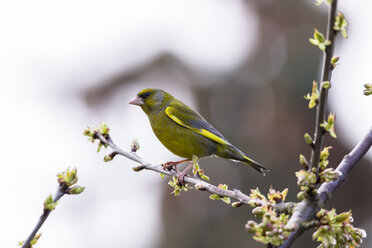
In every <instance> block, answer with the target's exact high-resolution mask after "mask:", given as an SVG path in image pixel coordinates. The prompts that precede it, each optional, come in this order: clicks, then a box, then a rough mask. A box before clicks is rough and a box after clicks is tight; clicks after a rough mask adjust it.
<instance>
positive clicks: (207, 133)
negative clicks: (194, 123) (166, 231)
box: [165, 107, 228, 145]
mask: <svg viewBox="0 0 372 248" xmlns="http://www.w3.org/2000/svg"><path fill="white" fill-rule="evenodd" d="M172 110H173V108H172V107H167V108H166V109H165V113H166V114H167V115H168V116H169V118H171V119H172V120H173V121H174V122H176V123H177V124H179V125H181V126H183V127H186V128H188V129H190V130H192V131H194V132H196V133H198V134H201V135H203V136H204V137H207V138H208V139H211V140H213V141H214V142H217V143H219V144H222V145H226V144H228V143H227V142H226V141H225V140H224V139H222V138H220V137H218V136H217V135H215V134H214V133H212V132H210V131H208V130H207V129H204V128H202V129H198V128H195V127H190V126H188V125H186V124H185V123H184V122H183V121H181V120H180V119H179V118H177V116H175V115H174V114H173V113H172V112H173V111H172Z"/></svg>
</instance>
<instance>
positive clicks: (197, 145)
mask: <svg viewBox="0 0 372 248" xmlns="http://www.w3.org/2000/svg"><path fill="white" fill-rule="evenodd" d="M129 104H133V105H138V106H140V107H141V108H142V110H143V111H144V112H145V114H146V115H147V116H148V119H149V121H150V124H151V127H152V130H153V132H154V133H155V136H156V137H157V138H158V139H159V141H160V142H161V143H162V144H163V145H164V146H165V147H166V148H167V149H168V150H169V151H171V152H172V153H174V154H175V155H177V156H179V157H181V158H185V159H184V160H180V161H176V162H172V161H170V162H167V163H165V164H163V168H164V169H168V170H170V169H172V167H175V168H176V169H177V164H179V163H183V162H187V161H192V160H193V159H195V158H197V159H200V158H204V157H209V156H217V157H221V158H225V159H230V160H233V161H238V162H242V163H243V164H245V165H249V166H250V167H252V168H253V169H255V170H256V171H258V172H259V173H260V174H261V175H265V172H266V171H269V170H268V169H267V168H265V167H263V166H262V165H260V164H259V163H258V162H256V161H254V160H252V159H250V158H249V157H247V156H246V155H245V154H244V153H243V152H242V151H240V150H239V149H238V148H236V147H235V146H234V145H232V144H231V143H230V142H229V141H227V139H226V138H225V137H224V136H223V135H222V134H221V133H220V132H219V131H217V130H216V129H215V128H214V127H213V126H212V125H211V124H209V122H208V121H206V120H205V118H204V117H203V116H202V115H201V114H199V113H198V112H197V111H195V110H193V109H192V108H190V107H189V106H187V105H186V104H185V103H183V102H181V101H180V100H177V99H176V98H175V97H173V96H172V95H171V94H169V93H167V92H166V91H164V90H161V89H156V88H147V89H143V90H141V91H140V92H138V94H137V95H136V96H135V97H134V98H133V99H132V100H131V101H130V102H129ZM192 164H193V163H192V162H191V163H190V165H189V166H187V168H186V169H185V170H184V171H182V172H181V173H180V175H179V177H178V179H179V181H183V180H184V177H185V175H187V173H188V171H189V170H190V168H191V166H192Z"/></svg>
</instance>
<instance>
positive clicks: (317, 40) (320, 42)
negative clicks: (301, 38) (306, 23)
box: [309, 29, 331, 52]
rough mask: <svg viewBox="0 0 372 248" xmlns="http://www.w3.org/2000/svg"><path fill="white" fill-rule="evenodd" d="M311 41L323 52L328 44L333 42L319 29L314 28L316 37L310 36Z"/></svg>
mask: <svg viewBox="0 0 372 248" xmlns="http://www.w3.org/2000/svg"><path fill="white" fill-rule="evenodd" d="M309 42H310V43H311V44H313V45H314V46H317V47H319V49H320V50H322V51H323V52H324V51H325V49H326V46H329V45H330V44H331V41H330V40H326V39H325V38H324V35H323V34H322V33H321V32H319V31H318V29H315V30H314V38H310V39H309Z"/></svg>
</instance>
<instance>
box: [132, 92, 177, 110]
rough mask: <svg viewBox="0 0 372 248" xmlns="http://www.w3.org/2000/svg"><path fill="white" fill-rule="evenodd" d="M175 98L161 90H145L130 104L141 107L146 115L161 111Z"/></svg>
mask: <svg viewBox="0 0 372 248" xmlns="http://www.w3.org/2000/svg"><path fill="white" fill-rule="evenodd" d="M171 98H173V97H172V96H171V95H170V94H168V93H167V92H165V91H163V90H160V89H143V90H141V91H140V92H138V94H137V95H136V96H135V97H134V98H133V99H132V100H131V101H130V102H129V103H130V104H133V105H138V106H140V107H141V108H142V109H143V111H144V112H145V113H146V114H149V113H151V112H152V111H154V110H161V109H163V108H165V107H166V106H167V103H168V102H169V101H170V100H171Z"/></svg>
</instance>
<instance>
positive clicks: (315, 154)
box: [309, 0, 337, 174]
mask: <svg viewBox="0 0 372 248" xmlns="http://www.w3.org/2000/svg"><path fill="white" fill-rule="evenodd" d="M336 10H337V0H333V1H332V4H331V5H330V8H329V13H328V25H327V40H329V41H331V44H330V45H329V46H326V49H325V52H324V59H323V72H322V82H320V83H319V91H320V96H319V99H318V105H317V108H316V120H315V134H314V143H313V144H314V145H313V149H312V152H311V159H310V166H309V170H311V169H312V168H314V167H315V168H317V174H318V163H319V158H320V151H321V149H322V146H323V136H324V129H323V127H321V126H320V124H322V123H323V122H324V120H325V110H326V107H327V96H328V88H324V87H323V82H326V81H330V80H331V75H332V66H331V59H332V56H333V51H334V44H335V38H336V34H337V32H336V31H335V30H334V29H333V25H334V23H335V16H336Z"/></svg>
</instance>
